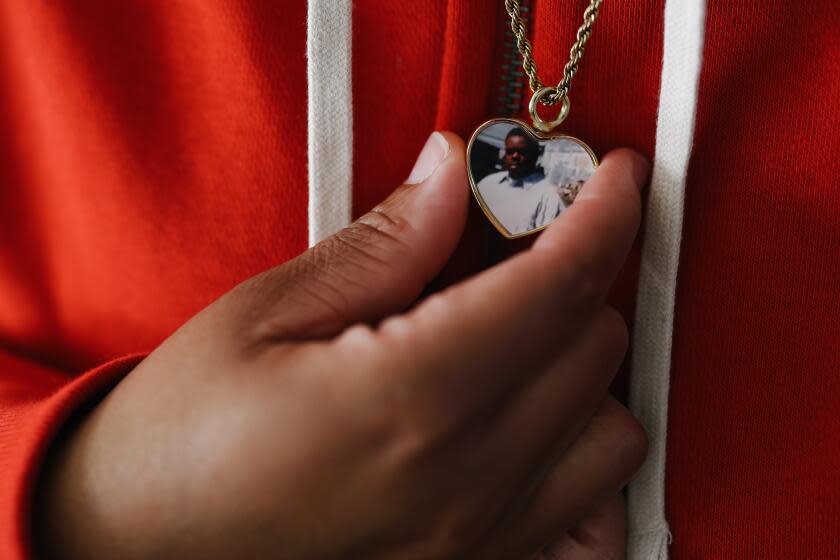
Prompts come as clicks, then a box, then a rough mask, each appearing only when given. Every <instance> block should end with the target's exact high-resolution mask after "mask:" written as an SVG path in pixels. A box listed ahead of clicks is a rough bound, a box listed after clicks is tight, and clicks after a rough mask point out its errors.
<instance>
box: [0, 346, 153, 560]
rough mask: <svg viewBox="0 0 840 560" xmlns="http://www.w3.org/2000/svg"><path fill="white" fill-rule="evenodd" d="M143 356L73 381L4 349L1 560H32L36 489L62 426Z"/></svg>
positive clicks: (0, 354) (0, 364)
mask: <svg viewBox="0 0 840 560" xmlns="http://www.w3.org/2000/svg"><path fill="white" fill-rule="evenodd" d="M143 357H144V356H142V355H131V356H125V357H122V358H119V359H116V360H113V361H111V362H108V363H105V364H103V365H101V366H99V367H97V368H94V369H92V370H90V371H88V372H86V373H84V374H82V375H80V376H77V377H70V376H67V375H65V374H62V373H61V372H58V371H55V370H53V369H50V368H47V367H44V366H42V365H38V364H36V363H34V362H31V361H28V360H25V359H22V358H20V357H16V356H14V355H13V354H11V353H9V352H7V351H5V350H3V349H2V348H0V558H3V559H8V560H23V559H29V558H32V557H33V553H32V548H33V547H32V546H31V544H32V543H31V542H30V538H31V537H30V535H31V528H30V517H31V513H32V512H31V509H32V508H31V505H32V498H33V489H34V487H35V483H36V479H37V476H38V471H39V468H40V466H41V463H42V461H43V459H44V456H45V454H46V450H47V448H48V446H49V445H50V442H51V441H52V440H53V438H54V437H55V436H56V434H57V433H58V432H59V431H60V429H61V427H62V425H63V424H64V423H65V422H66V421H67V420H68V419H69V418H70V417H71V416H72V415H73V413H74V412H75V411H77V410H78V409H79V408H80V407H81V406H83V405H84V404H86V403H88V402H91V401H92V400H94V399H96V398H97V397H101V395H102V394H103V393H105V392H106V391H107V390H109V389H110V388H111V387H112V386H113V385H114V384H116V383H117V382H118V381H119V380H120V379H121V378H122V377H123V376H125V374H127V373H128V372H129V371H131V370H132V369H133V368H134V366H136V365H137V363H139V361H140V360H141V359H142V358H143Z"/></svg>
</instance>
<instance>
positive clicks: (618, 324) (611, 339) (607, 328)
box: [599, 306, 630, 356]
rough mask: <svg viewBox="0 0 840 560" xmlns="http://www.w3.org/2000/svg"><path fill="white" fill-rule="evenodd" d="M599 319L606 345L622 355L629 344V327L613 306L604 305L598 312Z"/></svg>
mask: <svg viewBox="0 0 840 560" xmlns="http://www.w3.org/2000/svg"><path fill="white" fill-rule="evenodd" d="M599 321H600V322H601V329H602V331H603V332H604V338H605V341H606V345H607V346H608V347H609V348H612V349H616V350H617V351H618V352H617V353H618V354H620V355H621V356H624V354H625V353H626V352H627V348H628V347H629V345H630V329H629V328H628V327H627V322H626V321H625V320H624V317H623V316H622V315H621V313H619V312H618V310H616V309H615V308H614V307H610V306H605V307H604V308H603V309H602V310H601V312H600V314H599Z"/></svg>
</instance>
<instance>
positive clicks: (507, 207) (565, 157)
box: [467, 119, 598, 239]
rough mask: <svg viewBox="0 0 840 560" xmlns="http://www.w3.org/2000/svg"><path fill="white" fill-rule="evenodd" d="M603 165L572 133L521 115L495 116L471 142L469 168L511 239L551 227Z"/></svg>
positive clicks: (477, 190) (492, 216)
mask: <svg viewBox="0 0 840 560" xmlns="http://www.w3.org/2000/svg"><path fill="white" fill-rule="evenodd" d="M596 167H598V158H596V157H595V154H594V153H593V152H592V150H591V149H590V148H589V146H587V145H586V144H584V143H583V142H581V141H580V140H578V139H577V138H573V137H571V136H549V135H545V134H541V133H539V132H537V131H535V130H534V129H533V128H531V127H530V126H528V125H527V124H525V123H524V122H522V121H519V120H516V119H493V120H489V121H487V122H486V123H484V124H483V125H481V126H480V127H478V129H476V131H475V132H474V133H473V135H472V138H470V143H469V145H468V146H467V170H468V175H469V178H470V185H471V186H472V191H473V194H474V195H475V198H476V200H478V204H479V205H480V206H481V209H482V210H484V214H485V215H486V216H487V219H489V220H490V221H491V222H492V223H493V225H494V226H496V229H498V230H499V232H500V233H501V234H502V235H504V236H505V237H507V238H509V239H513V238H516V237H524V236H526V235H530V234H532V233H536V232H538V231H540V230H542V229H545V228H546V227H548V225H549V224H550V223H551V222H552V221H554V219H555V218H556V217H557V216H559V215H560V213H561V212H563V210H565V209H566V208H567V207H568V206H569V205H570V204H571V203H572V201H573V200H574V198H575V196H576V195H577V193H578V191H579V190H580V187H581V186H582V185H583V183H584V181H586V180H587V179H588V178H589V177H590V176H591V175H592V174H593V173H594V172H595V168H596Z"/></svg>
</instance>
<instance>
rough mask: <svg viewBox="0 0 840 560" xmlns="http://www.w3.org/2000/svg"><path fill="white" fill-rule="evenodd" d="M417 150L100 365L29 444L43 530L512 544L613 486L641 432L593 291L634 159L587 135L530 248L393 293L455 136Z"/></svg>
mask: <svg viewBox="0 0 840 560" xmlns="http://www.w3.org/2000/svg"><path fill="white" fill-rule="evenodd" d="M444 139H445V140H444ZM447 144H448V146H447ZM441 160H442V161H441ZM435 166H436V167H435ZM432 170H434V171H433V173H432ZM428 173H431V175H430V176H428V177H427V178H425V179H424V180H423V181H422V182H420V183H419V184H414V185H404V186H402V187H400V188H399V189H397V190H396V191H395V192H394V194H393V195H392V196H391V197H390V198H389V199H388V200H387V201H386V202H384V203H383V204H382V205H381V206H379V207H378V208H377V209H375V210H374V211H373V212H371V213H369V214H368V215H366V216H364V217H362V218H361V219H360V220H358V221H357V222H356V223H355V224H353V225H351V226H350V227H348V228H346V229H345V230H343V231H341V232H340V233H338V234H337V235H335V236H333V237H332V238H329V239H327V240H326V241H324V242H323V243H321V244H319V245H318V246H316V247H315V248H313V249H311V250H310V251H308V252H306V253H304V254H303V255H301V256H300V257H298V258H296V259H294V260H292V261H290V262H288V263H287V264H284V265H282V266H279V267H277V268H274V269H272V270H269V271H267V272H265V273H263V274H261V275H259V276H257V277H255V278H252V279H250V280H248V281H246V282H244V283H243V284H241V285H239V286H237V287H236V288H235V289H233V290H232V291H231V292H229V293H228V294H226V295H225V296H223V297H222V298H220V299H219V300H218V301H216V302H215V303H213V304H212V305H210V306H209V307H208V308H207V309H205V310H203V311H202V312H201V313H199V314H198V315H196V316H195V317H194V318H193V319H191V320H190V321H189V322H188V323H186V324H185V325H184V326H183V327H182V328H181V329H180V330H179V331H178V332H176V333H175V334H173V335H172V336H171V337H170V338H168V339H167V340H166V341H165V342H164V343H163V344H162V345H161V346H160V347H159V348H158V349H157V350H155V351H154V352H153V353H152V354H151V355H150V356H149V357H148V358H147V359H145V360H144V361H143V362H142V363H141V364H140V365H139V366H138V367H137V368H136V369H135V370H134V371H133V372H132V373H131V374H129V375H128V376H127V377H126V378H125V379H124V380H123V381H122V382H121V383H119V385H118V386H117V387H116V388H115V389H114V390H113V391H111V393H110V394H108V395H107V397H105V398H104V400H102V402H101V403H100V404H99V405H98V406H96V408H95V409H94V410H93V411H92V412H91V413H90V414H89V415H88V416H87V417H85V418H84V419H83V420H82V421H81V423H80V425H79V426H78V427H77V429H75V430H74V431H73V432H72V433H71V434H69V435H68V437H67V438H65V439H66V441H65V443H64V445H63V446H61V447H59V448H58V449H57V450H56V451H55V452H54V454H53V455H52V456H51V458H50V460H49V462H48V464H47V466H46V468H45V472H44V475H43V478H42V481H41V487H40V490H41V491H40V503H39V504H38V508H37V511H36V527H37V529H38V531H39V534H40V536H41V540H42V541H43V543H44V545H45V546H46V548H47V549H48V550H45V551H44V552H45V554H47V555H48V556H52V557H56V558H59V557H60V558H85V559H94V560H95V559H97V558H121V559H135V558H136V559H140V558H143V559H145V558H202V559H210V558H269V557H270V558H284V559H304V558H306V559H320V558H324V559H326V558H342V559H346V558H365V559H383V560H384V559H397V558H399V559H405V558H418V559H419V558H424V559H425V558H464V557H469V558H517V557H519V558H526V557H528V556H530V555H533V554H534V553H536V552H537V551H538V550H539V549H540V548H541V547H543V546H544V545H545V544H547V543H549V542H550V541H552V540H554V539H555V538H556V537H558V535H560V534H562V532H563V531H564V530H565V529H566V528H568V527H571V526H573V525H574V524H575V523H576V522H578V521H579V520H581V519H582V518H583V517H584V516H586V515H587V514H589V513H591V512H592V511H593V509H594V508H596V507H597V506H598V505H599V504H601V503H603V502H606V501H608V500H609V499H610V498H612V497H614V496H615V495H617V494H618V492H619V491H620V488H621V487H622V486H623V485H624V484H625V482H626V481H627V480H628V478H629V477H630V476H631V475H632V474H633V472H634V471H635V470H636V469H637V468H638V467H639V465H640V464H641V462H642V460H643V457H644V454H645V438H644V435H643V433H642V430H641V429H640V427H639V425H638V424H637V422H636V421H635V420H634V419H633V418H632V417H631V416H630V414H629V413H628V412H627V410H625V409H624V408H623V407H622V406H621V405H619V404H618V403H616V402H615V401H613V400H612V399H610V398H608V397H607V396H606V395H607V387H608V385H609V383H610V381H611V379H612V377H613V375H614V373H615V371H616V369H617V367H618V365H619V363H620V362H621V360H622V357H623V355H624V352H625V349H626V345H627V332H626V327H625V325H624V322H623V321H622V320H621V318H620V316H619V315H618V313H617V312H616V311H614V310H613V309H611V308H609V307H607V306H605V304H604V297H605V294H606V293H607V290H608V288H609V286H610V284H611V282H612V280H613V278H614V276H615V274H616V272H617V271H618V269H619V267H620V266H621V264H622V262H623V261H624V258H625V256H626V254H627V252H628V250H629V248H630V246H631V243H632V241H633V238H634V236H635V234H636V230H637V228H638V224H639V214H640V203H639V186H640V185H641V184H642V183H643V182H644V179H645V176H646V173H647V166H646V164H645V163H644V162H643V160H642V159H641V158H640V157H639V156H637V155H635V154H633V153H631V152H628V151H619V152H615V153H613V154H610V155H608V156H607V157H606V158H605V159H604V161H603V163H602V165H601V167H600V168H599V170H598V172H597V173H596V174H595V176H594V177H593V178H592V179H590V181H589V182H588V183H587V184H586V186H585V187H584V188H583V190H582V191H581V193H580V195H579V196H578V197H577V201H576V202H575V204H574V205H573V206H572V207H571V208H569V209H568V210H566V211H565V212H564V213H563V214H562V216H561V217H560V218H559V219H558V220H557V222H556V223H555V224H553V225H552V226H551V227H550V228H549V229H547V230H546V231H545V232H544V233H543V234H542V236H541V237H540V238H539V239H538V240H537V241H536V243H535V244H534V246H533V248H532V249H530V250H528V251H526V252H524V253H522V254H519V255H517V256H516V257H514V258H512V259H510V260H508V261H507V262H505V263H503V264H501V265H499V266H496V267H494V268H492V269H490V270H487V271H485V272H483V273H481V274H479V275H478V276H476V277H474V278H471V279H469V280H467V281H465V282H462V283H460V284H457V285H455V286H453V287H451V288H449V289H447V290H445V291H444V292H442V293H440V294H437V295H433V296H431V297H429V298H428V299H426V300H425V301H423V302H421V303H419V304H418V305H416V306H415V307H414V308H413V309H411V310H410V311H406V309H408V308H410V307H411V306H412V305H413V304H414V303H415V301H416V299H417V298H418V296H419V295H420V294H421V291H422V290H423V288H424V286H425V285H426V284H427V283H428V281H429V280H430V279H432V278H433V277H434V276H435V275H436V274H437V273H438V271H439V270H440V269H441V268H442V267H443V265H444V263H445V262H446V260H447V258H448V256H449V255H450V254H451V253H452V251H453V250H454V248H455V246H456V244H457V242H458V239H459V237H460V235H461V233H462V228H463V224H464V221H465V216H466V211H467V206H468V196H469V195H468V192H469V189H468V187H467V184H466V176H465V169H464V147H463V143H462V142H461V141H460V139H458V138H457V137H456V136H454V135H452V134H446V135H445V136H440V135H435V136H433V137H432V138H430V140H429V143H428V144H427V147H426V149H425V150H424V153H423V154H422V155H421V157H420V159H419V160H418V168H415V173H413V174H412V175H413V177H414V178H415V179H419V178H422V177H418V175H419V176H423V175H427V174H428ZM596 411H597V414H598V416H597V417H596V419H595V420H594V421H593V414H596Z"/></svg>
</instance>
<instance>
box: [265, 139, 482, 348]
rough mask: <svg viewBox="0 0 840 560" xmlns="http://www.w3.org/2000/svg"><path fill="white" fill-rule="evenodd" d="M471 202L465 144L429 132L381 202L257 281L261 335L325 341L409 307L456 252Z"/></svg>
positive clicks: (285, 338)
mask: <svg viewBox="0 0 840 560" xmlns="http://www.w3.org/2000/svg"><path fill="white" fill-rule="evenodd" d="M468 200H469V186H468V183H467V176H466V169H465V160H464V143H463V141H462V140H461V139H460V138H459V137H458V136H456V135H455V134H452V133H450V132H444V133H440V132H434V133H432V135H431V136H429V139H428V140H427V141H426V144H425V146H424V147H423V150H422V151H421V152H420V155H419V156H418V158H417V161H416V163H415V164H414V168H413V169H412V171H411V173H410V175H409V178H408V179H407V180H406V182H405V183H404V184H403V185H402V186H400V187H399V188H397V189H396V190H395V191H394V192H393V194H391V196H390V197H388V199H387V200H385V202H383V203H382V204H380V205H378V206H377V207H376V208H374V209H373V210H371V211H370V212H369V213H367V214H365V215H364V216H362V217H361V218H359V219H358V220H357V221H356V222H354V223H353V224H351V225H350V226H348V227H346V228H344V229H342V230H341V231H339V232H338V233H336V234H335V235H333V236H331V237H328V238H326V239H325V240H323V241H321V242H320V243H318V244H317V245H316V246H314V247H312V248H311V249H309V250H308V251H307V252H305V253H303V254H302V255H300V256H298V257H297V258H295V259H293V260H292V261H289V262H288V263H286V264H284V265H281V266H279V267H276V268H274V269H271V270H269V271H267V272H265V273H263V274H262V275H260V276H258V277H257V278H256V279H255V280H254V282H253V285H254V286H256V287H257V289H256V290H253V291H251V290H249V291H251V293H252V295H254V296H255V297H256V298H257V299H258V300H259V301H257V302H252V305H258V306H259V307H256V309H261V312H260V316H264V317H267V320H266V321H265V322H264V323H262V324H261V325H260V326H259V332H258V336H260V337H266V338H270V339H272V340H288V339H298V340H299V339H303V338H320V337H329V336H332V335H334V334H337V333H338V332H340V331H341V330H342V329H344V328H345V327H346V326H348V325H350V324H352V323H356V322H373V321H377V320H379V319H382V318H384V317H386V316H388V315H390V314H393V313H395V312H399V311H402V310H403V309H405V308H407V307H408V306H410V305H411V304H412V303H413V302H414V301H415V300H416V299H417V297H418V296H419V295H420V294H421V292H422V290H423V288H424V287H425V286H426V284H427V283H428V282H429V281H430V280H431V279H432V278H434V277H435V276H436V275H437V274H438V272H439V271H440V269H441V268H442V267H443V265H444V264H445V263H446V261H447V259H448V258H449V256H450V255H451V253H452V252H453V251H454V249H455V246H456V245H457V243H458V240H459V239H460V237H461V234H462V232H463V229H464V222H465V220H466V215H467V206H468ZM252 309H254V308H253V307H252Z"/></svg>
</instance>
